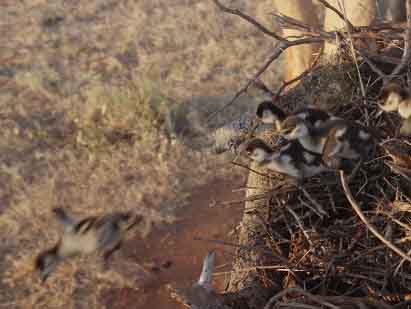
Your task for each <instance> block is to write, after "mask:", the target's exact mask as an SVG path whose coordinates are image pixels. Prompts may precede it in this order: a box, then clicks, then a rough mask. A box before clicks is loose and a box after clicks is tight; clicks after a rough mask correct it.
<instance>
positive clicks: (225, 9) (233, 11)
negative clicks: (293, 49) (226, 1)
mask: <svg viewBox="0 0 411 309" xmlns="http://www.w3.org/2000/svg"><path fill="white" fill-rule="evenodd" d="M213 1H214V3H215V4H216V5H217V6H218V8H219V9H220V10H222V11H223V12H226V13H228V14H232V15H237V16H240V17H241V18H242V19H244V20H246V21H248V22H249V23H250V24H252V25H254V26H255V27H257V28H258V29H259V30H260V31H262V32H263V33H265V34H267V35H269V36H271V37H273V38H274V39H276V40H279V41H285V39H284V38H283V37H281V36H280V35H278V34H277V33H275V32H273V31H271V30H268V29H267V28H266V27H265V26H263V25H262V24H260V23H259V22H258V21H256V20H255V19H254V18H252V17H251V16H249V15H247V14H244V13H243V12H241V11H240V10H237V9H230V8H228V7H226V6H224V5H222V4H221V2H220V1H218V0H213Z"/></svg>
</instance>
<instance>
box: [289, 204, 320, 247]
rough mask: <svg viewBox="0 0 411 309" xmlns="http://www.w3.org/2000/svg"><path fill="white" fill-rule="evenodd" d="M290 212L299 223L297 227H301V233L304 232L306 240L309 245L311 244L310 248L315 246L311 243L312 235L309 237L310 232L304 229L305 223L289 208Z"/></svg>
mask: <svg viewBox="0 0 411 309" xmlns="http://www.w3.org/2000/svg"><path fill="white" fill-rule="evenodd" d="M287 210H288V212H289V213H290V214H291V215H292V216H293V217H294V219H295V221H297V225H298V226H299V227H300V229H301V231H302V232H303V234H304V236H305V238H306V239H307V241H308V243H309V244H310V248H312V247H313V246H314V244H313V242H312V241H311V238H310V235H308V232H307V231H306V230H305V229H304V225H303V222H302V221H301V219H300V217H298V215H297V214H296V213H295V211H294V210H292V209H291V208H290V207H287Z"/></svg>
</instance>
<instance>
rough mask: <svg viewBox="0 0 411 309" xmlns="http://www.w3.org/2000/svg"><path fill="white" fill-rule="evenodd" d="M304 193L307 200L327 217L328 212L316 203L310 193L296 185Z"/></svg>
mask: <svg viewBox="0 0 411 309" xmlns="http://www.w3.org/2000/svg"><path fill="white" fill-rule="evenodd" d="M298 188H299V189H300V190H301V191H302V192H303V194H304V196H305V197H306V198H308V200H309V201H310V202H311V203H312V204H313V205H314V206H315V207H316V208H317V210H318V212H320V213H321V214H323V215H324V216H326V217H329V215H328V213H327V212H326V211H325V210H324V208H323V207H322V206H321V205H320V203H318V202H317V201H316V200H315V199H314V198H313V197H312V196H311V195H310V193H308V191H307V190H305V189H304V188H303V187H301V186H299V187H298Z"/></svg>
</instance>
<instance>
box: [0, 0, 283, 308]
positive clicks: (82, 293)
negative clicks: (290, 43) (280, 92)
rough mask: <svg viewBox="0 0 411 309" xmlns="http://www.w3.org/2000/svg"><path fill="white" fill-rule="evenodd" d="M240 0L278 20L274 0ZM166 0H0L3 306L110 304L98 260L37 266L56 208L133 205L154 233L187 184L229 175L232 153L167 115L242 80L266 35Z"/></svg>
mask: <svg viewBox="0 0 411 309" xmlns="http://www.w3.org/2000/svg"><path fill="white" fill-rule="evenodd" d="M237 2H238V3H236V5H239V7H240V8H242V9H246V10H247V11H248V12H250V13H251V14H253V15H257V16H258V17H259V18H260V19H262V20H265V21H266V22H270V20H269V16H268V12H269V10H270V2H271V1H265V2H264V3H261V4H259V7H258V8H256V5H254V4H248V3H247V4H246V1H237ZM164 3H165V2H164V1H153V0H141V1H108V0H105V1H103V0H92V1H87V2H84V1H69V2H67V1H62V0H57V1H53V2H50V1H44V0H37V1H30V2H26V1H20V2H18V3H14V2H12V1H5V2H2V3H1V4H0V45H1V46H2V48H1V52H0V89H1V91H0V132H2V134H1V135H2V138H1V139H0V184H1V185H0V212H1V216H0V235H1V236H0V243H1V245H0V255H1V256H2V257H3V259H1V260H0V278H1V281H0V291H1V292H0V306H1V307H7V308H74V307H76V308H101V306H102V304H100V303H99V293H100V291H102V289H103V288H104V287H105V286H107V285H112V284H113V283H112V282H111V281H110V280H108V279H107V277H105V278H103V277H101V276H100V275H99V273H98V272H97V271H96V269H95V268H96V266H95V265H94V263H90V262H88V263H81V262H80V261H81V259H80V258H79V259H75V260H72V261H70V262H68V263H64V264H63V265H62V266H61V267H59V268H58V270H57V272H56V274H55V275H54V276H52V277H51V278H50V281H49V282H48V283H47V284H46V285H40V284H39V280H38V278H37V276H36V274H35V273H33V271H32V262H33V258H34V256H35V255H36V254H37V253H38V252H39V251H40V250H42V249H44V248H46V247H48V246H50V245H51V244H52V243H54V242H55V241H56V239H57V237H58V231H59V227H58V226H57V224H56V223H55V222H54V220H53V218H52V217H51V214H50V209H51V208H53V207H56V206H63V207H66V208H68V209H70V210H71V211H73V212H74V213H76V214H78V215H80V216H81V215H86V214H91V213H101V212H105V211H111V210H114V209H115V210H119V209H124V210H126V209H133V210H135V211H137V212H139V213H141V214H143V215H144V217H145V218H146V224H145V225H144V226H142V227H141V228H140V232H141V233H142V234H146V233H148V232H149V230H150V226H151V224H152V223H159V222H160V223H161V222H172V221H173V220H174V212H175V209H176V207H179V206H181V205H183V204H184V201H185V199H186V198H187V196H188V195H189V192H190V189H191V188H193V187H194V186H197V185H200V184H204V183H206V182H207V181H209V180H210V179H211V178H214V177H221V176H226V175H227V173H226V170H227V168H226V165H227V164H224V165H222V162H220V161H214V159H213V160H210V158H209V157H207V156H205V155H204V154H202V153H201V152H196V151H193V150H191V149H190V148H188V147H186V146H184V145H182V144H181V143H179V142H178V141H176V140H171V139H169V138H168V137H167V134H165V132H164V123H165V122H166V120H167V114H168V113H169V112H170V110H172V109H174V108H176V106H178V103H176V102H183V101H195V100H196V98H200V97H204V96H205V95H207V96H209V95H212V96H214V97H218V96H222V95H223V94H224V95H227V94H228V93H230V92H234V91H235V90H236V89H237V88H238V86H239V84H240V83H242V82H243V81H244V77H245V76H246V75H251V73H253V72H254V70H255V69H256V67H257V66H258V64H259V63H261V61H262V59H263V58H264V57H265V56H266V55H267V54H269V52H270V50H269V48H270V46H271V42H269V41H268V40H267V39H266V38H264V37H263V36H262V35H261V34H259V33H257V31H256V30H255V29H253V28H252V27H250V26H249V25H246V24H244V23H242V22H241V21H239V20H237V19H235V18H232V17H227V16H225V15H224V14H221V13H220V12H219V11H218V10H217V9H216V8H215V7H214V6H213V5H212V3H211V1H210V2H207V1H186V0H173V1H168V2H167V6H166V5H165V4H164ZM275 79H276V78H275V73H274V72H269V73H267V75H266V80H267V81H269V83H272V82H273V81H274V80H275ZM219 100H220V101H221V99H219ZM219 100H217V101H219ZM220 101H219V102H220ZM246 103H247V104H248V102H246ZM218 104H221V102H220V103H218ZM243 105H246V104H243ZM210 106H211V105H210ZM213 107H214V106H213ZM195 121H201V119H195ZM193 169H195V173H194V174H195V175H193V173H192V171H193ZM129 262H130V261H129ZM116 282H117V283H115V284H119V285H124V284H128V283H127V282H125V281H124V278H123V279H119V280H116Z"/></svg>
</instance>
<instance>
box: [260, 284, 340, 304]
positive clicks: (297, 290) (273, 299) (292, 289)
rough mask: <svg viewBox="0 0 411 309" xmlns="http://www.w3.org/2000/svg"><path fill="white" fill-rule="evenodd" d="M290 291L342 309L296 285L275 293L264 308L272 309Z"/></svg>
mask: <svg viewBox="0 0 411 309" xmlns="http://www.w3.org/2000/svg"><path fill="white" fill-rule="evenodd" d="M289 293H298V294H302V295H303V296H305V297H307V298H309V299H310V300H312V301H315V302H316V303H318V304H321V305H323V306H327V307H328V308H332V309H340V307H338V306H335V305H333V304H331V303H329V302H327V301H324V300H322V299H321V298H320V297H317V296H315V295H313V294H311V293H309V292H307V291H304V290H303V289H301V288H299V287H294V288H288V289H285V290H282V291H281V292H280V293H277V294H276V295H274V296H273V297H271V298H270V300H269V301H268V303H267V304H266V305H265V306H264V309H271V307H272V305H274V304H275V302H276V301H277V300H278V299H280V298H281V297H283V296H285V295H287V294H289Z"/></svg>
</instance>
